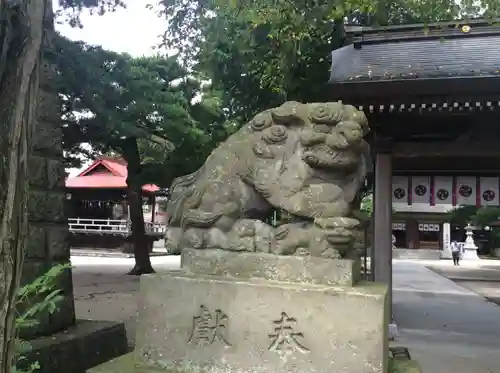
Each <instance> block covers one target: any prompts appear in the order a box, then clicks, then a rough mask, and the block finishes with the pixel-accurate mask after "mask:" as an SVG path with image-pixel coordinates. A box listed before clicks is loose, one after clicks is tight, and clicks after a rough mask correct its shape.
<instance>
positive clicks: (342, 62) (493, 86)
mask: <svg viewBox="0 0 500 373" xmlns="http://www.w3.org/2000/svg"><path fill="white" fill-rule="evenodd" d="M452 25H453V26H452ZM438 26H439V27H438ZM347 36H348V38H349V39H350V41H351V44H349V45H346V46H344V47H341V48H339V49H337V50H334V51H333V52H332V65H331V75H330V80H329V83H330V84H331V87H332V89H331V93H332V95H333V96H334V97H332V98H334V99H342V100H346V99H349V98H351V99H355V101H358V102H360V101H361V100H366V99H367V98H368V97H379V98H380V97H381V96H384V97H387V98H389V97H391V96H392V97H397V96H400V95H401V94H402V93H403V94H404V95H406V96H408V97H411V96H429V95H431V96H443V95H466V96H469V95H472V96H475V95H480V96H485V95H489V94H491V95H497V94H498V86H499V83H500V27H499V26H495V25H491V24H489V23H485V22H477V21H476V22H472V23H468V24H467V25H464V24H462V26H460V25H459V24H457V23H453V24H440V25H433V27H429V28H426V27H425V25H423V24H422V25H410V26H399V27H386V28H363V27H356V28H347ZM365 103H368V102H365Z"/></svg>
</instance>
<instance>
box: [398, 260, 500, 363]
mask: <svg viewBox="0 0 500 373" xmlns="http://www.w3.org/2000/svg"><path fill="white" fill-rule="evenodd" d="M393 288H394V295H393V301H394V313H395V317H396V322H397V323H398V327H399V333H400V336H399V338H398V339H397V341H396V344H397V345H401V346H406V347H408V348H409V349H410V353H411V355H412V357H413V358H415V359H417V360H418V361H419V362H420V363H421V365H422V367H423V371H424V373H427V372H429V373H500V307H498V306H496V305H494V304H493V303H490V302H488V301H486V300H485V299H484V298H483V297H481V296H479V295H477V294H476V293H473V292H472V291H470V290H467V289H465V288H463V287H461V286H459V285H457V284H455V283H454V282H452V281H450V280H448V279H446V278H445V277H442V276H440V275H438V274H436V273H434V272H432V271H431V270H429V269H427V268H425V267H424V265H423V264H421V263H419V262H413V263H412V262H409V261H394V263H393Z"/></svg>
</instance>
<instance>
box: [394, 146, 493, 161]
mask: <svg viewBox="0 0 500 373" xmlns="http://www.w3.org/2000/svg"><path fill="white" fill-rule="evenodd" d="M499 148H500V144H498V143H497V144H495V143H490V144H484V143H477V144H466V143H449V142H433V143H430V142H423V143H417V142H406V143H404V142H399V143H395V144H394V145H393V148H392V154H393V156H394V157H397V158H421V157H460V158H465V157H470V158H498V159H499V160H500V152H499Z"/></svg>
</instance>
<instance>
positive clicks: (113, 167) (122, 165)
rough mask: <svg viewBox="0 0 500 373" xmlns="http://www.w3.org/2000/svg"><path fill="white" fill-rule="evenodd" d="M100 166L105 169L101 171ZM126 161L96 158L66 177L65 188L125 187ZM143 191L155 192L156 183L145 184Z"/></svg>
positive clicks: (157, 188)
mask: <svg viewBox="0 0 500 373" xmlns="http://www.w3.org/2000/svg"><path fill="white" fill-rule="evenodd" d="M102 168H104V169H105V171H104V172H103V171H101V170H102ZM127 176H128V172H127V163H126V162H125V161H124V160H123V159H114V158H108V157H103V158H101V159H98V160H96V161H95V162H94V163H92V164H91V165H90V166H89V167H87V168H86V169H85V170H84V171H82V172H81V173H80V174H79V175H77V176H75V177H70V178H68V179H66V188H74V189H76V188H95V189H125V188H126V187H127ZM142 190H143V191H145V192H157V191H159V190H160V188H159V187H158V186H156V185H152V184H146V185H144V186H143V187H142Z"/></svg>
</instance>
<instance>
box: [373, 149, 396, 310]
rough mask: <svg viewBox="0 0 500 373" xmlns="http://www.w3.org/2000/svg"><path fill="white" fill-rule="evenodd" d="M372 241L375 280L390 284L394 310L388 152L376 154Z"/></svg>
mask: <svg viewBox="0 0 500 373" xmlns="http://www.w3.org/2000/svg"><path fill="white" fill-rule="evenodd" d="M372 242H373V256H372V260H373V261H374V266H373V267H374V268H373V269H374V280H375V281H376V282H380V283H383V284H385V285H387V286H388V288H389V304H390V305H391V312H392V163H391V155H390V153H388V152H377V153H376V155H375V183H374V193H373V241H372Z"/></svg>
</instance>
